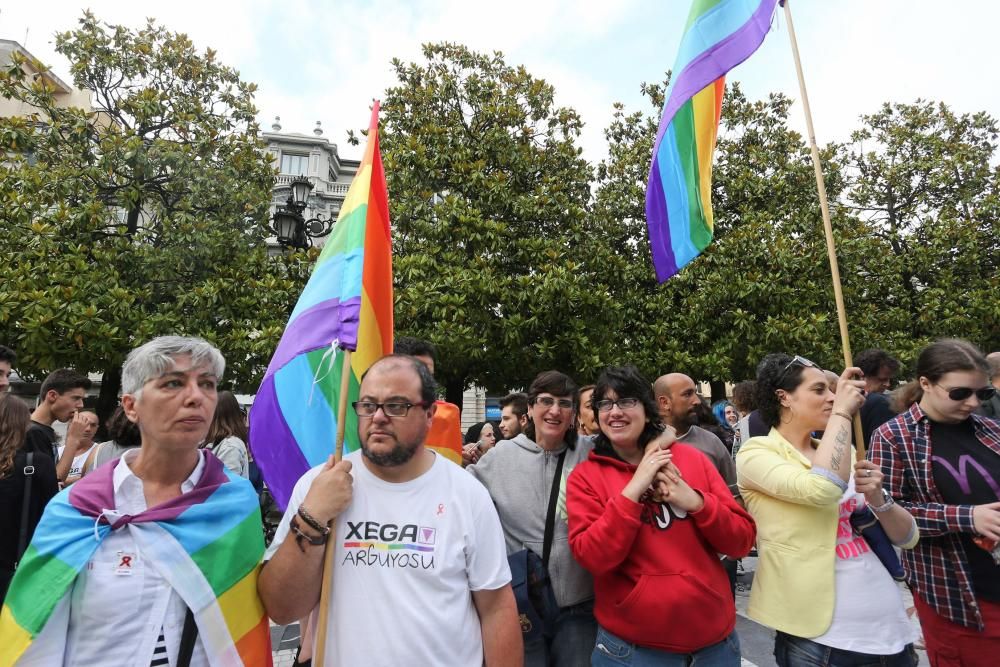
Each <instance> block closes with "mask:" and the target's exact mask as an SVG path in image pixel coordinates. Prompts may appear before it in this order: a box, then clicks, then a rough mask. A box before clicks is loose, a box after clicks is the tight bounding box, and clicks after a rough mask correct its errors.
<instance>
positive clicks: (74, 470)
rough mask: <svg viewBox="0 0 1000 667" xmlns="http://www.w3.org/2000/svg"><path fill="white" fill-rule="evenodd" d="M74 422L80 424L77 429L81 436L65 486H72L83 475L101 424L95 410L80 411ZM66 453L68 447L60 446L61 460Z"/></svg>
mask: <svg viewBox="0 0 1000 667" xmlns="http://www.w3.org/2000/svg"><path fill="white" fill-rule="evenodd" d="M74 420H75V421H79V422H80V426H79V427H77V431H76V432H77V433H78V435H79V438H78V441H79V445H78V446H77V448H76V454H75V455H74V456H73V462H72V463H70V465H69V471H68V472H67V473H66V480H65V481H64V482H63V484H72V483H73V482H75V481H76V480H78V479H80V476H81V475H83V464H84V463H86V462H87V457H88V456H89V455H90V450H91V449H93V448H94V436H95V435H97V426H98V424H99V423H100V422H99V421H98V420H97V413H95V412H94V411H93V410H80V412H78V413H77V417H75V418H74ZM74 426H75V425H74ZM65 451H66V446H65V445H60V447H59V458H60V459H62V456H63V453H64V452H65Z"/></svg>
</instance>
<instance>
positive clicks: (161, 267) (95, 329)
mask: <svg viewBox="0 0 1000 667" xmlns="http://www.w3.org/2000/svg"><path fill="white" fill-rule="evenodd" d="M56 48H57V50H58V51H59V52H60V53H61V54H63V55H64V56H66V57H67V58H68V59H69V61H70V63H71V72H72V78H73V82H74V84H75V86H76V87H77V88H79V89H82V90H85V91H89V92H90V93H91V94H92V99H93V103H94V106H95V108H96V109H97V110H96V111H95V112H88V111H86V110H84V109H80V108H61V107H60V106H58V105H57V101H56V99H55V98H54V96H53V91H52V89H51V86H49V85H47V84H46V81H45V78H44V77H31V76H29V75H27V74H26V72H27V71H29V68H28V67H25V65H26V63H24V62H22V61H21V60H20V59H18V60H15V62H14V63H13V64H12V66H11V67H9V68H8V69H7V70H6V71H5V72H3V73H2V75H0V94H2V95H3V96H5V97H7V98H10V99H14V100H19V101H22V102H24V103H25V104H26V105H27V106H29V107H31V108H33V109H34V110H35V111H34V112H33V113H31V115H29V116H27V117H20V118H7V119H3V120H2V121H0V141H2V143H3V146H4V148H5V149H6V150H7V151H8V158H7V161H6V162H5V163H4V164H3V165H2V166H0V202H2V205H0V221H2V222H0V226H2V228H3V230H4V232H3V234H2V235H0V254H2V256H3V257H4V258H5V261H4V262H0V340H3V341H4V342H5V343H6V344H8V345H12V346H14V347H16V348H17V351H18V356H19V362H20V364H19V365H20V369H21V370H22V371H26V372H27V373H29V374H35V375H38V374H41V373H44V372H47V371H49V370H51V369H53V368H55V367H60V366H71V367H75V368H77V369H79V370H82V371H101V372H103V373H104V382H103V384H102V391H101V408H102V410H101V411H102V413H106V412H108V411H109V410H110V408H111V407H112V406H113V405H114V402H115V396H116V394H117V392H118V389H119V368H120V365H121V363H122V361H123V359H124V355H125V354H126V353H127V352H128V351H129V350H130V349H131V348H132V347H134V346H135V345H136V344H139V343H141V342H144V341H146V340H148V339H149V338H151V337H153V336H155V335H159V334H163V333H185V334H196V335H201V336H204V337H206V338H208V339H210V340H212V341H214V342H215V343H216V344H217V345H218V346H219V347H220V348H221V350H222V351H223V353H224V354H225V356H226V358H227V361H228V364H229V369H230V370H229V372H228V380H229V381H230V382H232V383H234V385H235V386H237V387H239V388H243V389H249V388H252V387H254V386H255V385H256V383H257V382H258V381H259V378H260V376H261V375H262V374H263V368H264V366H265V364H266V363H267V361H268V359H269V357H270V354H271V353H272V352H273V350H274V347H275V346H276V343H277V341H278V339H279V337H280V335H281V331H282V329H283V326H284V322H285V319H286V318H287V315H288V312H289V310H290V307H291V304H293V303H294V301H295V299H296V297H297V295H298V293H299V291H300V289H301V286H302V284H303V282H304V274H305V272H306V271H307V269H308V265H307V264H305V257H304V255H299V256H296V257H284V256H282V257H277V258H269V257H268V255H267V250H266V246H265V244H264V240H265V237H266V235H267V232H266V228H265V226H264V224H263V223H264V222H265V221H266V218H267V213H268V205H269V202H270V199H271V187H272V184H273V180H274V174H273V168H272V166H271V165H270V160H269V159H268V156H267V154H266V152H265V151H264V147H263V145H262V143H261V142H260V141H259V140H258V128H257V124H256V121H255V114H256V110H255V109H254V106H253V101H252V97H253V92H254V89H255V87H254V86H253V85H252V84H248V83H246V82H244V81H242V80H240V78H239V75H238V73H237V72H236V71H235V70H233V69H231V68H229V67H226V66H225V65H222V64H220V63H219V62H218V61H217V59H216V56H215V53H214V52H212V51H211V50H207V51H205V52H204V53H198V52H197V51H196V50H195V48H194V46H193V45H192V43H191V42H190V40H189V39H188V38H187V37H186V36H185V35H182V34H173V33H169V32H167V31H165V30H164V29H163V28H161V27H159V26H157V25H155V23H153V22H152V21H150V22H149V23H148V25H147V26H146V27H145V28H143V29H141V30H139V31H135V32H133V31H130V30H129V29H127V28H124V27H121V26H109V25H105V24H102V23H100V22H99V21H98V20H97V19H96V18H94V16H92V15H91V14H89V13H86V14H84V16H83V18H82V19H81V21H80V24H79V27H78V28H77V29H76V30H74V31H71V32H64V33H61V34H58V35H57V36H56ZM33 67H34V68H36V69H39V68H40V69H44V68H43V66H42V65H41V64H40V63H34V64H33Z"/></svg>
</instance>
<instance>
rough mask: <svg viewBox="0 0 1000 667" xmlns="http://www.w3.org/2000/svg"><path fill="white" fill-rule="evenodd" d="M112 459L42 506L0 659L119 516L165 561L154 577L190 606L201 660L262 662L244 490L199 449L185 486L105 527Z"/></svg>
mask: <svg viewBox="0 0 1000 667" xmlns="http://www.w3.org/2000/svg"><path fill="white" fill-rule="evenodd" d="M117 465H118V461H115V462H114V463H109V464H108V465H105V466H101V467H100V468H98V469H97V470H95V471H94V472H93V473H91V474H89V475H87V476H86V477H84V478H83V479H82V480H80V481H79V482H77V483H76V484H74V485H73V486H71V487H69V488H68V489H66V490H64V491H62V492H61V493H59V494H58V495H57V496H56V497H55V498H53V499H52V501H51V502H50V503H49V504H48V506H47V507H46V508H45V513H44V514H43V515H42V520H41V521H40V522H39V524H38V527H37V528H36V530H35V535H34V538H33V539H32V541H31V545H30V546H29V547H28V550H27V551H26V552H25V555H24V558H23V559H22V560H21V563H20V566H19V567H18V569H17V573H16V575H15V576H14V580H13V582H11V587H10V590H9V592H8V594H7V598H6V599H5V600H4V606H3V611H2V613H0V665H14V664H15V663H16V662H17V660H18V659H19V658H20V657H21V656H23V655H24V654H25V652H26V651H28V650H29V649H30V647H31V645H32V642H33V641H34V640H35V639H36V638H37V637H38V635H39V633H40V632H41V631H42V629H43V628H46V624H47V622H48V621H49V619H50V617H51V616H52V612H53V611H54V610H55V608H56V606H57V605H58V604H59V603H60V602H61V601H62V600H63V598H65V597H66V596H67V595H70V594H71V592H72V588H73V583H74V582H75V581H76V577H77V575H78V574H79V573H80V572H81V570H83V568H84V567H85V566H86V565H87V562H88V561H89V560H90V558H91V557H92V556H93V555H94V552H95V551H96V550H97V547H98V546H99V545H100V540H103V539H104V537H106V536H107V535H108V534H109V533H110V532H111V531H112V530H115V529H117V528H120V527H122V526H123V525H124V524H125V523H129V524H131V529H132V534H133V536H134V537H135V539H136V543H137V545H139V548H140V550H141V551H142V553H143V556H144V558H147V559H150V560H155V561H156V562H157V563H158V564H169V567H165V568H164V572H163V573H164V577H165V578H166V579H167V581H168V582H169V583H170V585H171V587H173V588H174V590H176V591H177V593H178V594H179V595H180V596H181V598H183V600H184V602H185V603H186V604H187V605H188V607H190V608H191V610H192V611H193V612H194V617H195V621H196V622H197V625H198V634H199V637H200V638H201V641H202V643H203V645H204V647H205V651H206V654H207V655H208V658H209V662H210V663H211V664H213V665H215V664H224V665H247V666H256V665H271V664H272V661H271V636H270V630H269V628H268V620H267V616H266V614H265V612H264V606H263V604H262V603H261V601H260V598H259V597H258V596H257V574H258V572H259V570H260V560H261V557H262V556H263V554H264V540H263V535H262V533H261V527H260V526H261V523H260V509H259V505H258V499H257V494H256V493H255V492H254V490H253V487H252V486H251V485H250V484H249V483H248V482H247V481H246V480H243V479H240V478H238V477H236V476H234V475H232V474H231V473H229V472H228V471H226V470H225V468H224V466H223V465H222V463H221V462H220V461H219V460H218V459H217V458H215V456H214V455H212V454H210V453H207V452H206V453H205V467H204V471H203V473H202V476H201V479H200V480H199V481H198V484H197V485H195V488H194V489H193V490H191V491H190V492H188V493H184V494H182V495H181V496H179V497H177V498H175V499H173V500H171V501H169V502H167V503H163V504H161V505H158V506H156V507H153V508H150V509H149V510H147V511H145V512H142V513H141V514H138V515H136V516H133V517H128V516H123V517H120V518H119V519H117V520H115V522H114V523H113V524H110V525H109V524H108V518H107V516H106V515H103V514H102V512H103V510H104V508H109V507H114V506H115V502H114V490H113V474H114V468H115V467H116V466H117ZM97 517H100V520H99V521H98V523H97V524H95V519H97ZM95 525H96V528H95ZM95 535H96V537H97V539H95ZM136 594H137V595H138V594H139V592H138V591H137V592H136ZM64 622H68V621H67V620H66V617H65V616H64ZM49 630H51V632H47V633H46V636H48V637H52V638H53V640H54V641H55V640H56V639H58V640H59V641H64V640H65V638H66V630H67V628H54V627H53V628H51V629H49Z"/></svg>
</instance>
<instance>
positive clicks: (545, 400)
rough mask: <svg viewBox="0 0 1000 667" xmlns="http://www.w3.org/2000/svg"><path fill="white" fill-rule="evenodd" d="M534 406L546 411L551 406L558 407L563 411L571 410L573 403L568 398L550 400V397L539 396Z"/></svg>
mask: <svg viewBox="0 0 1000 667" xmlns="http://www.w3.org/2000/svg"><path fill="white" fill-rule="evenodd" d="M535 404H536V405H540V406H542V407H543V408H545V409H546V410H548V409H549V408H551V407H552V406H553V405H558V406H559V407H560V408H562V409H563V410H572V409H573V401H571V400H570V399H568V398H559V399H556V398H552V397H551V396H539V397H537V398H536V399H535Z"/></svg>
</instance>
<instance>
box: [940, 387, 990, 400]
mask: <svg viewBox="0 0 1000 667" xmlns="http://www.w3.org/2000/svg"><path fill="white" fill-rule="evenodd" d="M941 388H942V389H944V390H945V391H946V392H948V398H950V399H951V400H953V401H964V400H965V399H967V398H968V397H969V396H972V395H973V394H975V395H976V398H978V399H979V400H980V401H988V400H990V399H991V398H993V395H994V394H996V393H997V390H996V388H995V387H980V388H979V389H973V388H972V387H953V388H951V389H945V388H944V387H941Z"/></svg>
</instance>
